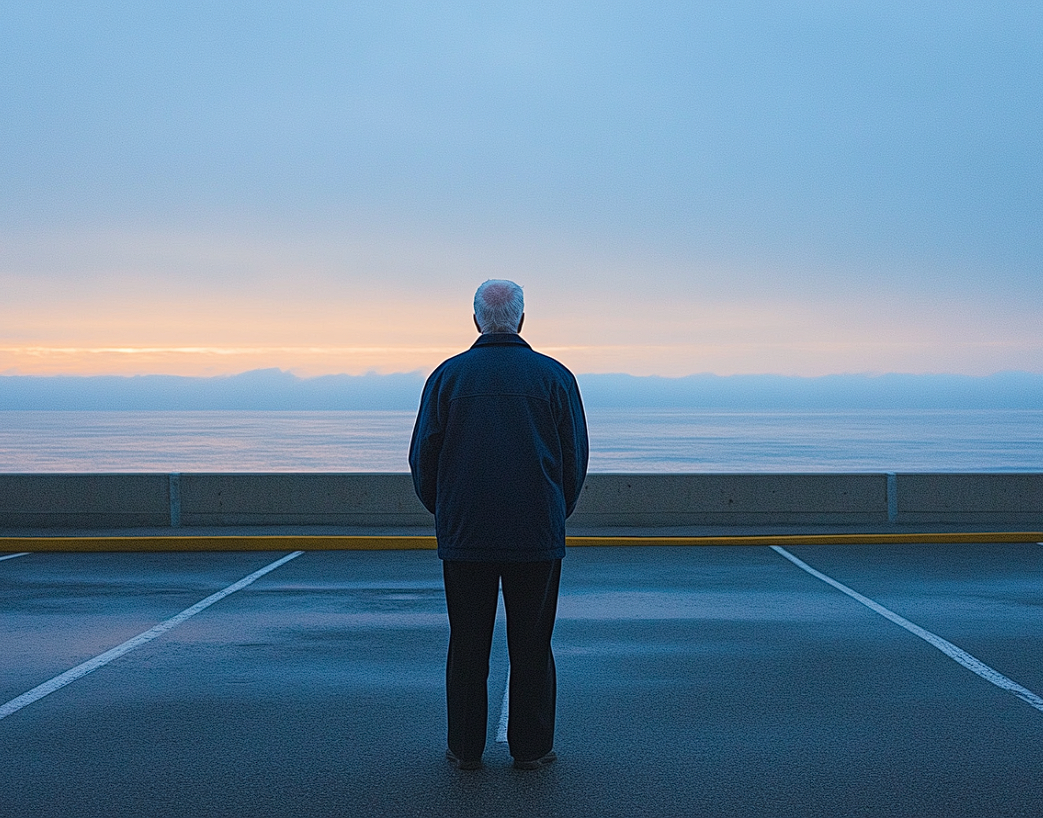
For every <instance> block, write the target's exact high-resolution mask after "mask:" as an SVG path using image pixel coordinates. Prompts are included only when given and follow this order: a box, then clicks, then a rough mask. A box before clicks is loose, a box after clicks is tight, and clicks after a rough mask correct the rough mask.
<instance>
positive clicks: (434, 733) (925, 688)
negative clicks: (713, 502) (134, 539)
mask: <svg viewBox="0 0 1043 818" xmlns="http://www.w3.org/2000/svg"><path fill="white" fill-rule="evenodd" d="M788 550H789V551H790V552H791V553H792V554H794V555H795V556H797V557H799V558H800V559H802V560H804V561H805V562H807V563H808V564H809V565H811V566H813V567H814V568H816V569H817V570H819V571H821V572H823V573H825V574H827V575H828V576H830V577H832V578H833V579H835V580H837V581H839V582H841V583H843V584H845V585H847V586H849V587H851V588H852V589H854V590H856V591H858V592H859V593H861V594H863V595H865V596H867V597H869V598H871V599H872V600H874V601H875V602H877V603H879V604H880V605H883V606H885V607H886V608H888V609H889V610H892V611H894V612H896V613H898V614H900V615H901V616H902V617H905V618H906V619H908V620H911V621H912V622H914V623H915V624H917V625H919V626H921V627H923V628H925V629H927V630H928V631H931V632H933V633H935V634H937V635H939V636H941V637H943V638H944V639H946V640H948V641H949V642H952V643H953V644H955V645H957V646H958V647H959V648H962V649H963V650H965V651H967V652H969V653H970V654H972V655H973V656H974V657H976V658H977V659H979V660H981V662H983V663H985V664H986V665H988V666H989V667H991V668H993V669H995V670H996V671H998V672H999V673H1001V674H1004V675H1005V676H1006V677H1009V678H1010V679H1012V680H1014V681H1015V682H1017V683H1018V684H1020V685H1022V686H1023V687H1025V688H1027V689H1028V690H1030V691H1033V692H1035V693H1036V694H1039V695H1043V547H1041V546H1039V545H1033V544H1024V545H947V546H938V545H931V546H924V545H909V546H886V547H881V546H850V545H847V546H804V547H793V548H790V549H788ZM285 553H286V552H278V553H259V552H240V553H228V552H215V553H124V554H106V553H100V554H62V553H39V554H30V555H28V556H24V557H18V558H14V559H9V560H3V561H0V704H3V703H4V702H8V701H10V700H13V699H15V698H16V697H18V696H20V695H21V694H23V693H25V692H26V691H28V690H30V689H32V688H34V687H35V686H37V685H39V684H41V683H43V682H46V681H47V680H49V679H51V678H53V677H55V676H57V675H58V674H60V673H62V672H64V671H66V670H68V669H69V668H71V667H73V666H75V665H77V664H79V663H80V662H84V661H86V660H89V659H91V658H92V657H94V656H97V655H98V654H101V653H103V652H104V651H106V650H108V649H109V648H112V647H113V646H115V645H118V644H120V643H122V642H123V641H125V640H127V639H130V638H131V637H133V636H135V635H137V634H139V633H142V632H143V631H146V630H148V629H149V628H151V627H152V626H154V625H156V624H157V623H159V622H161V621H163V620H165V619H168V618H169V617H172V616H174V615H175V614H177V613H179V612H180V611H182V610H184V609H186V608H188V607H189V606H191V605H193V604H195V603H196V602H198V601H200V600H201V599H203V598H204V597H207V596H208V595H210V594H212V593H214V592H215V591H219V590H221V589H222V588H225V587H227V586H229V585H231V584H232V583H234V582H236V581H237V580H239V579H241V578H243V577H244V576H246V575H248V574H250V573H251V572H253V571H255V570H257V569H259V568H262V567H264V566H265V565H268V564H270V563H271V562H272V561H274V560H276V559H278V558H279V557H280V556H283V555H284V554H285ZM447 637H448V625H447V620H446V614H445V603H444V598H443V595H442V590H441V574H440V566H439V563H438V560H437V558H436V557H435V556H434V554H433V553H431V552H429V551H404V552H347V551H342V552H308V553H305V554H303V555H301V556H300V557H297V558H296V559H293V560H292V561H290V562H288V563H286V564H285V565H282V566H281V567H279V568H277V569H275V570H274V571H272V572H271V573H269V574H267V575H265V576H264V577H262V578H260V579H258V580H257V581H256V582H255V583H253V584H252V585H250V586H249V587H247V588H244V589H243V590H240V591H238V592H236V593H234V594H231V595H230V596H228V597H226V598H224V599H222V600H221V601H219V602H217V603H215V604H214V605H212V606H211V607H209V608H207V609H206V610H204V611H202V612H200V613H199V614H197V615H195V616H193V617H192V618H190V619H188V620H186V621H185V622H183V623H182V624H180V625H178V626H177V627H176V628H174V629H172V630H170V631H169V632H167V633H165V634H163V635H162V636H160V637H158V638H156V639H155V640H153V641H150V642H148V643H147V644H145V645H143V646H141V647H139V648H137V649H135V650H133V651H131V652H129V653H127V654H126V655H124V656H122V657H120V658H118V659H116V660H115V661H113V662H112V663H110V664H108V665H105V666H104V667H101V668H99V669H97V670H95V671H93V672H92V673H90V674H88V675H86V676H84V677H83V678H80V679H78V680H77V681H74V682H72V683H71V684H69V685H68V686H66V687H63V688H61V689H60V690H57V691H56V692H54V693H51V694H50V695H48V696H46V697H44V698H41V699H40V700H38V701H35V702H33V703H31V704H29V705H27V706H26V707H24V708H23V709H20V710H18V711H17V712H14V713H12V714H11V715H9V716H6V717H5V718H2V719H0V815H2V816H4V817H5V818H7V817H8V816H11V817H13V816H18V817H19V818H21V817H22V816H25V818H30V817H31V816H48V817H50V816H76V817H77V818H92V817H93V816H99V818H100V817H101V816H104V817H105V818H122V817H123V816H135V818H141V816H157V818H158V817H160V816H163V817H166V816H171V817H173V816H178V817H179V818H180V817H182V816H184V817H187V816H193V817H195V816H233V815H234V816H284V817H285V818H294V817H295V816H302V817H303V816H308V817H309V818H318V817H321V816H442V815H444V816H461V817H465V816H569V818H583V816H599V818H600V817H601V816H635V815H648V816H736V818H739V816H741V817H742V818H756V817H758V816H773V818H778V817H779V816H830V818H835V816H873V818H887V817H888V816H917V817H918V818H922V816H944V817H945V818H959V817H960V816H1035V817H1038V816H1041V815H1043V787H1041V786H1040V785H1039V781H1040V778H1041V776H1043V712H1041V711H1040V710H1038V709H1035V708H1033V707H1032V706H1031V705H1030V704H1028V703H1026V702H1025V701H1023V700H1021V699H1019V698H1018V697H1016V696H1015V695H1012V694H1011V693H1010V692H1008V691H1006V690H1003V689H1001V688H999V687H997V686H996V685H994V684H991V683H989V682H988V681H986V680H984V679H982V678H980V677H979V676H977V675H975V674H974V673H972V672H970V671H969V670H967V669H966V668H964V667H962V666H960V665H959V664H957V663H956V662H954V661H953V660H952V659H950V658H949V657H947V656H945V655H944V654H943V653H941V652H940V651H939V650H938V649H936V648H935V647H933V646H932V645H930V644H928V643H927V642H925V641H924V640H923V639H920V638H918V637H916V636H914V635H913V634H911V633H909V632H908V631H907V630H904V629H902V628H900V627H898V626H897V625H895V624H894V623H893V622H890V621H888V620H887V619H885V618H884V617H882V616H880V615H879V614H878V613H875V612H874V611H872V610H870V609H869V608H867V607H866V606H864V605H862V604H859V603H858V602H857V601H855V600H853V599H851V598H850V597H848V596H846V595H845V594H843V593H841V592H840V591H838V590H837V589H835V588H833V587H831V586H829V585H827V584H826V583H825V582H823V581H821V580H820V579H817V578H815V577H813V576H811V575H810V574H808V573H806V572H805V571H802V570H800V569H799V568H798V567H796V566H794V565H793V564H791V563H790V562H788V561H787V560H785V559H784V558H783V557H782V556H780V555H779V554H778V553H776V552H774V551H772V550H771V549H769V548H766V547H689V548H659V547H655V548H653V547H631V548H574V549H571V550H570V551H569V554H568V556H567V557H566V559H565V562H564V567H563V572H562V596H561V600H560V604H559V618H558V624H557V627H556V630H555V640H554V645H555V655H556V659H557V666H558V683H559V691H558V725H557V742H556V750H557V752H558V755H559V761H558V762H557V763H556V764H553V765H550V766H548V767H545V768H544V769H542V770H539V771H536V772H521V771H516V770H513V769H512V768H511V767H510V759H509V757H508V755H507V752H506V745H504V744H500V743H497V741H496V733H497V726H498V720H499V715H500V712H499V711H500V701H501V697H502V693H503V685H504V679H505V674H506V662H505V647H504V645H503V629H502V623H500V625H499V626H498V628H497V633H496V636H495V640H496V642H495V645H494V651H493V656H494V661H493V664H492V667H491V671H490V711H491V712H490V724H489V745H488V749H487V751H486V756H485V767H484V769H482V770H479V771H476V772H461V771H457V770H455V769H453V768H452V767H451V766H450V765H449V764H448V763H447V762H446V761H445V759H444V756H443V753H444V749H445V738H444V730H445V726H444V718H445V716H444V692H443V683H444V676H443V674H444V659H445V650H446V644H447Z"/></svg>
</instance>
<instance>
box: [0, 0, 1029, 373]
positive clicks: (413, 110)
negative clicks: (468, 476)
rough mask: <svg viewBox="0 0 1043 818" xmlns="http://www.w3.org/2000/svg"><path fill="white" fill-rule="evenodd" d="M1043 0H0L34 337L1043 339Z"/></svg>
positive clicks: (17, 233)
mask: <svg viewBox="0 0 1043 818" xmlns="http://www.w3.org/2000/svg"><path fill="white" fill-rule="evenodd" d="M1041 76H1043V6H1041V5H1040V4H1038V3H1034V2H1032V3H1029V2H992V3H984V2H959V1H958V0H957V1H955V2H944V3H942V2H937V3H936V2H917V0H913V2H903V3H892V2H872V3H866V2H850V3H826V2H788V3H781V2H741V1H739V2H703V3H693V2H686V3H673V2H662V3H654V4H648V3H637V2H598V3H593V2H558V3H542V2H527V3H511V2H506V3H499V4H495V6H493V5H489V4H484V3H477V2H459V3H444V2H427V3H419V2H417V3H412V2H386V3H381V4H362V3H343V2H341V3H333V2H309V1H308V0H305V1H304V2H297V3H292V4H291V3H274V2H219V3H213V2H209V3H202V2H176V3H171V2H156V3H144V4H143V3H100V2H93V3H92V2H85V3H69V2H62V3H53V2H47V0H44V1H43V2H34V3H32V4H23V3H13V2H0V88H2V95H3V104H2V106H0V140H2V144H3V151H2V157H0V288H2V297H0V373H3V372H7V373H9V374H13V373H27V374H34V373H39V374H54V373H83V374H93V373H136V372H167V373H172V374H215V373H227V372H235V371H244V370H247V369H252V368H256V367H260V366H279V367H283V368H286V369H292V370H294V371H297V372H300V373H302V374H321V373H326V372H364V371H367V370H369V369H376V370H379V371H413V370H417V369H419V370H424V369H429V368H430V367H432V366H433V365H434V364H436V363H437V362H438V361H439V360H440V359H441V358H443V357H445V356H446V355H448V354H451V353H452V352H454V351H456V350H457V349H459V348H460V347H462V346H464V345H466V344H468V343H470V340H471V338H472V335H473V333H472V331H471V328H470V326H469V302H470V298H471V295H472V294H473V291H474V288H475V286H477V284H478V283H480V282H481V281H482V280H484V279H485V278H489V277H508V278H513V279H515V280H517V281H519V283H521V284H523V286H524V287H525V289H526V295H527V299H528V318H527V333H526V336H527V337H528V338H529V340H530V341H531V342H532V343H534V344H535V345H537V346H538V347H539V348H541V349H544V350H546V351H548V352H550V353H551V354H554V355H556V357H559V358H560V359H561V360H563V361H565V362H566V363H567V364H569V365H570V366H571V367H572V368H573V369H575V370H577V371H583V372H631V373H633V374H660V375H684V374H689V373H693V372H716V373H718V374H732V373H755V372H773V373H780V374H800V375H818V374H828V373H836V372H889V371H897V372H954V373H965V374H987V373H990V372H997V371H1002V370H1011V369H1018V370H1026V371H1032V372H1043V334H1041V333H1040V331H1039V329H1038V326H1039V318H1038V315H1037V313H1038V309H1039V305H1040V304H1041V303H1043V298H1041V297H1043V230H1041V228H1040V225H1041V224H1043V152H1041V151H1040V149H1039V146H1040V145H1041V144H1043V93H1041V90H1040V82H1039V78H1040V77H1041Z"/></svg>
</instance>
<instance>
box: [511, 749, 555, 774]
mask: <svg viewBox="0 0 1043 818" xmlns="http://www.w3.org/2000/svg"><path fill="white" fill-rule="evenodd" d="M557 760H558V754H557V753H556V752H554V751H553V750H551V751H550V752H549V753H547V754H546V755H543V756H540V757H539V758H534V759H533V760H532V761H519V760H518V759H514V769H516V770H538V769H539V768H540V767H542V766H543V765H544V764H551V763H553V762H555V761H557Z"/></svg>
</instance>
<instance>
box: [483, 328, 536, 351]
mask: <svg viewBox="0 0 1043 818" xmlns="http://www.w3.org/2000/svg"><path fill="white" fill-rule="evenodd" d="M489 346H519V347H525V348H526V349H532V347H530V346H529V345H528V344H527V343H525V341H523V340H522V337H521V336H520V335H518V334H517V333H516V332H486V333H484V334H482V335H479V336H478V339H477V340H476V341H475V342H474V343H473V344H471V349H476V348H477V347H489Z"/></svg>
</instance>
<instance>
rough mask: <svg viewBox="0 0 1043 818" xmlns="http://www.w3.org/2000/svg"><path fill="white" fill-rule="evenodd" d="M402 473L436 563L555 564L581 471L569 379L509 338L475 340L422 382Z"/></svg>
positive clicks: (578, 422) (582, 436)
mask: <svg viewBox="0 0 1043 818" xmlns="http://www.w3.org/2000/svg"><path fill="white" fill-rule="evenodd" d="M409 468H410V470H411V471H412V473H413V485H414V487H415V488H416V493H417V496H418V497H419V498H420V500H421V502H423V504H424V505H425V506H426V507H427V509H428V511H431V512H433V513H434V515H435V531H436V533H437V535H438V556H439V557H441V558H442V559H445V560H470V561H476V560H477V561H481V560H489V561H500V560H507V561H515V562H531V561H536V560H550V559H560V558H561V557H563V556H564V555H565V518H566V517H568V516H569V515H570V514H571V513H572V511H573V509H574V508H575V507H576V500H577V499H578V497H579V490H580V488H582V486H583V479H584V478H585V477H586V473H587V424H586V420H585V419H584V417H583V404H582V403H581V401H580V397H579V387H578V386H577V385H576V379H575V378H574V377H573V375H572V373H571V372H569V371H568V369H566V368H565V367H564V366H562V365H561V364H560V363H558V362H557V361H555V360H554V359H553V358H548V357H547V356H546V355H541V354H540V353H538V352H534V351H533V350H532V348H531V347H530V346H529V345H528V344H527V343H525V341H523V340H522V339H521V338H520V337H519V336H518V335H515V334H513V333H489V334H486V335H482V336H480V337H479V338H478V340H477V341H475V343H474V346H472V347H471V348H470V349H469V350H467V351H466V352H463V353H461V354H460V355H456V356H454V357H452V358H450V359H449V360H448V361H445V362H444V363H443V364H442V365H441V366H439V367H438V369H436V370H435V371H434V372H432V373H431V377H430V378H428V379H427V383H426V384H425V385H424V393H423V396H422V397H421V399H420V412H419V414H418V415H417V419H416V426H415V427H414V429H413V440H412V443H411V444H410V447H409Z"/></svg>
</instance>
